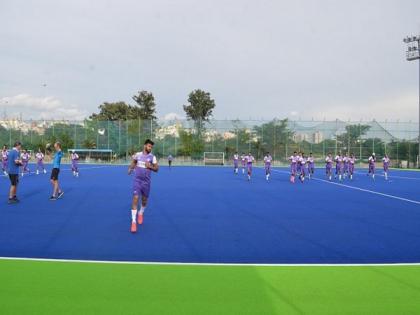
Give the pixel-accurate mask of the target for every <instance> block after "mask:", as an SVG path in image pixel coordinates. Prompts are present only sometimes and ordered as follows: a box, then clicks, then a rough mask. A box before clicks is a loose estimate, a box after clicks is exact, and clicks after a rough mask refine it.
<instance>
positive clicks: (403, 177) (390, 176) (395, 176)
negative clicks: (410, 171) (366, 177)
mask: <svg viewBox="0 0 420 315" xmlns="http://www.w3.org/2000/svg"><path fill="white" fill-rule="evenodd" d="M355 173H356V174H366V173H363V172H359V171H357V172H355ZM375 175H376V176H382V177H385V175H383V174H378V173H376V174H375ZM388 178H389V179H391V178H400V179H410V180H420V178H417V177H407V176H398V175H393V174H391V175H388Z"/></svg>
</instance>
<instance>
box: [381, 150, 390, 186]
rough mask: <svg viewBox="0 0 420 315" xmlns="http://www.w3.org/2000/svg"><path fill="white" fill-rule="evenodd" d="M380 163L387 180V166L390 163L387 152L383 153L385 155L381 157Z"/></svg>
mask: <svg viewBox="0 0 420 315" xmlns="http://www.w3.org/2000/svg"><path fill="white" fill-rule="evenodd" d="M382 163H383V166H384V176H385V180H388V170H389V166H390V165H391V160H390V159H389V157H388V154H385V156H384V157H383V158H382Z"/></svg>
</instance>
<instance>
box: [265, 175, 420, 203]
mask: <svg viewBox="0 0 420 315" xmlns="http://www.w3.org/2000/svg"><path fill="white" fill-rule="evenodd" d="M273 171H275V172H279V173H286V174H289V172H287V171H280V170H273ZM311 180H318V181H321V182H324V183H327V184H331V185H337V186H341V187H346V188H350V189H354V190H359V191H363V192H367V193H371V194H375V195H379V196H383V197H388V198H392V199H397V200H401V201H406V202H410V203H414V204H417V205H420V201H417V200H411V199H407V198H403V197H398V196H394V195H390V194H385V193H381V192H378V191H374V190H369V189H364V188H359V187H356V186H350V185H346V184H341V183H336V182H330V181H328V180H325V179H321V178H316V177H313V178H312V179H311Z"/></svg>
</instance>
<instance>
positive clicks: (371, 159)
mask: <svg viewBox="0 0 420 315" xmlns="http://www.w3.org/2000/svg"><path fill="white" fill-rule="evenodd" d="M368 163H369V171H368V173H367V175H368V176H369V175H372V179H373V180H375V169H376V165H375V163H376V156H375V152H373V153H372V155H371V156H370V157H369V159H368Z"/></svg>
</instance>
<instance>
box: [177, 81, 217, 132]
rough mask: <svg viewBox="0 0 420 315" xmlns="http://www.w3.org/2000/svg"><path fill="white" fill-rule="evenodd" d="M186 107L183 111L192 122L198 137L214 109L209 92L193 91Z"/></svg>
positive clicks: (214, 105)
mask: <svg viewBox="0 0 420 315" xmlns="http://www.w3.org/2000/svg"><path fill="white" fill-rule="evenodd" d="M188 103H189V104H188V105H184V106H183V107H184V111H185V113H186V114H187V117H188V118H189V119H192V120H193V121H194V126H195V129H196V131H197V135H198V136H200V135H201V132H202V130H203V129H204V122H206V121H208V120H209V118H210V117H211V116H212V114H213V109H214V108H215V107H216V104H215V102H214V100H213V99H212V98H211V97H210V93H209V92H205V91H202V90H199V89H198V90H194V91H192V92H191V93H190V94H189V96H188Z"/></svg>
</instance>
